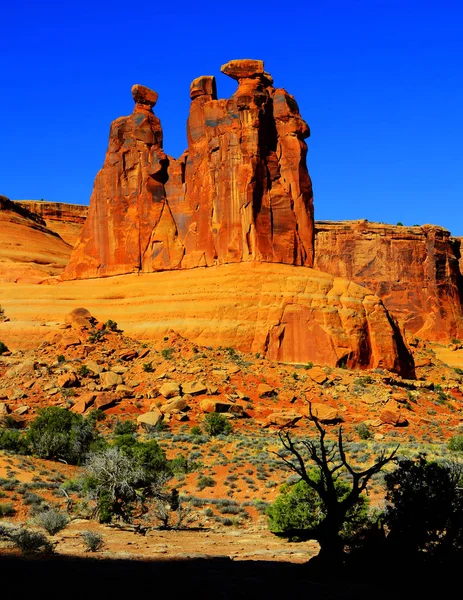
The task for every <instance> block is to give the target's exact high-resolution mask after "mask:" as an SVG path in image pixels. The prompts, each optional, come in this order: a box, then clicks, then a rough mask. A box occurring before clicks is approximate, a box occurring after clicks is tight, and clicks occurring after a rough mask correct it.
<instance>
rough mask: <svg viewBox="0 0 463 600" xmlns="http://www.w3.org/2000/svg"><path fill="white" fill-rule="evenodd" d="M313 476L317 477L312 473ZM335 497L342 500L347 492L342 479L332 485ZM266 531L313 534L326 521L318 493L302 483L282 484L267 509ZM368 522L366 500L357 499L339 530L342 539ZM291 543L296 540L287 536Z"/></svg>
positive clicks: (351, 535)
mask: <svg viewBox="0 0 463 600" xmlns="http://www.w3.org/2000/svg"><path fill="white" fill-rule="evenodd" d="M312 476H313V477H317V476H318V475H317V474H316V473H315V471H314V472H313V475H312ZM335 488H336V495H337V497H338V500H339V501H342V500H343V499H344V498H345V497H346V496H347V495H348V493H349V491H350V486H349V485H348V484H347V483H345V482H344V481H342V480H341V479H338V480H336V482H335ZM267 516H268V524H269V529H270V531H272V533H280V534H284V533H285V532H291V531H292V530H307V531H316V530H317V528H319V526H320V524H321V523H322V522H323V520H324V519H325V518H326V507H325V505H324V503H323V501H322V500H321V498H320V496H319V495H318V494H317V492H316V491H315V490H314V489H313V488H311V487H309V486H308V485H307V483H306V482H305V481H299V482H298V483H295V484H288V483H286V484H284V485H283V486H282V487H281V490H280V494H279V495H278V496H277V498H276V500H275V502H273V504H271V505H270V506H269V507H268V508H267ZM367 520H368V499H367V498H366V497H365V496H360V498H359V501H358V503H357V504H355V505H354V506H353V507H352V509H351V510H349V511H348V513H347V515H346V520H345V522H344V525H343V527H342V529H341V531H340V534H341V537H342V538H343V539H344V540H346V541H348V540H350V539H351V538H352V537H353V535H354V533H355V531H356V529H358V528H359V527H360V526H362V525H363V524H364V523H365V522H366V521H367ZM288 537H289V539H290V540H292V541H299V539H300V538H299V537H298V536H297V535H296V536H293V535H291V534H289V535H288Z"/></svg>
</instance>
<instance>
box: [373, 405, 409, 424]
mask: <svg viewBox="0 0 463 600" xmlns="http://www.w3.org/2000/svg"><path fill="white" fill-rule="evenodd" d="M379 418H380V419H381V421H382V422H383V423H387V424H388V425H394V427H405V426H407V425H408V421H407V419H406V418H405V417H404V416H403V415H402V410H401V408H400V406H399V405H398V404H397V402H395V401H394V400H389V402H387V404H386V405H385V406H384V408H383V410H382V411H381V412H380V414H379Z"/></svg>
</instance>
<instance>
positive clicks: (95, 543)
mask: <svg viewBox="0 0 463 600" xmlns="http://www.w3.org/2000/svg"><path fill="white" fill-rule="evenodd" d="M82 538H83V540H84V544H85V551H86V552H98V550H101V549H102V548H103V546H104V541H103V536H102V535H101V533H97V532H96V531H82Z"/></svg>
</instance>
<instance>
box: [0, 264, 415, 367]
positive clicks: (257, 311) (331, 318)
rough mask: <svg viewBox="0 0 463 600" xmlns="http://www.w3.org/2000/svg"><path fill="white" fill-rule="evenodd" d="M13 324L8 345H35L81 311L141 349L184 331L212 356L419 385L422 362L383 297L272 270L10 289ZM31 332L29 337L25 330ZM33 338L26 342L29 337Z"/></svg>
mask: <svg viewBox="0 0 463 600" xmlns="http://www.w3.org/2000/svg"><path fill="white" fill-rule="evenodd" d="M0 303H1V304H2V306H4V308H5V312H6V314H7V315H8V316H9V317H10V318H11V322H10V323H2V324H1V339H2V340H3V341H4V342H5V343H6V344H7V345H8V346H10V345H11V346H12V347H13V348H14V347H18V344H19V342H20V338H21V336H20V335H18V332H19V331H21V330H23V331H26V330H27V340H28V342H29V343H31V344H33V343H34V341H35V342H36V341H37V340H38V339H41V338H43V336H44V335H45V334H46V331H47V328H44V327H40V326H39V325H42V324H43V323H45V322H48V323H49V324H50V322H51V323H53V322H54V323H57V325H56V326H57V327H58V323H59V322H63V321H64V318H65V315H66V314H67V313H69V311H70V310H71V309H73V308H75V307H76V306H82V305H83V306H85V307H86V308H88V309H89V310H90V312H91V313H92V314H93V315H95V316H96V317H97V318H98V319H100V320H102V321H105V320H106V319H108V318H110V319H113V320H115V321H117V322H118V323H119V325H120V326H121V327H122V328H123V329H124V331H125V332H126V333H127V334H129V335H131V336H133V337H135V338H136V339H139V340H143V339H162V337H164V336H165V335H166V334H168V332H169V330H174V331H176V332H177V333H179V334H181V335H182V336H184V337H186V338H187V339H189V340H191V341H194V342H195V343H197V344H200V345H204V346H213V347H217V346H224V347H227V346H229V347H233V348H237V349H240V350H242V351H245V352H253V353H257V352H258V353H260V354H261V355H263V356H266V357H268V358H270V359H272V360H278V361H283V362H295V363H306V362H309V361H310V362H313V363H316V364H324V365H331V366H336V365H346V366H348V367H352V368H376V367H379V368H385V369H390V370H393V371H396V372H398V373H400V374H402V375H403V376H407V377H410V376H413V361H412V359H411V356H410V354H409V352H408V350H407V348H406V347H405V345H404V343H403V340H402V338H401V336H400V332H399V331H398V329H397V328H396V327H395V325H394V323H393V322H392V321H391V318H390V316H389V315H388V313H387V311H386V310H385V308H384V306H383V305H382V303H381V301H380V300H379V298H378V297H376V296H374V295H373V294H371V293H370V292H369V291H368V290H366V289H365V288H362V287H361V286H359V285H357V284H355V283H353V282H349V281H347V280H344V279H340V278H336V277H333V276H331V275H328V274H326V273H321V272H320V271H317V270H314V269H308V268H300V267H293V266H290V265H281V264H271V263H258V262H255V263H240V264H228V265H222V266H219V267H211V268H206V269H204V268H203V269H190V270H180V271H178V270H177V271H166V272H162V273H155V274H144V275H126V276H124V277H111V278H109V279H94V280H90V281H89V280H80V281H69V282H63V283H61V284H60V285H57V286H56V285H54V286H40V287H37V286H10V287H4V288H1V289H0ZM24 328H25V329H24ZM23 337H24V336H23Z"/></svg>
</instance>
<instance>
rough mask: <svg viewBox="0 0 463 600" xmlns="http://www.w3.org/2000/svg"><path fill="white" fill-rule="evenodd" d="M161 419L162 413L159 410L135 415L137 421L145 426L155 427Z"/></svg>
mask: <svg viewBox="0 0 463 600" xmlns="http://www.w3.org/2000/svg"><path fill="white" fill-rule="evenodd" d="M161 420H162V413H161V411H159V410H151V411H150V412H147V413H144V414H142V415H139V416H138V417H137V423H138V424H139V425H142V426H143V427H145V428H148V429H149V428H150V427H155V426H156V425H157V424H158V423H159V421H161Z"/></svg>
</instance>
